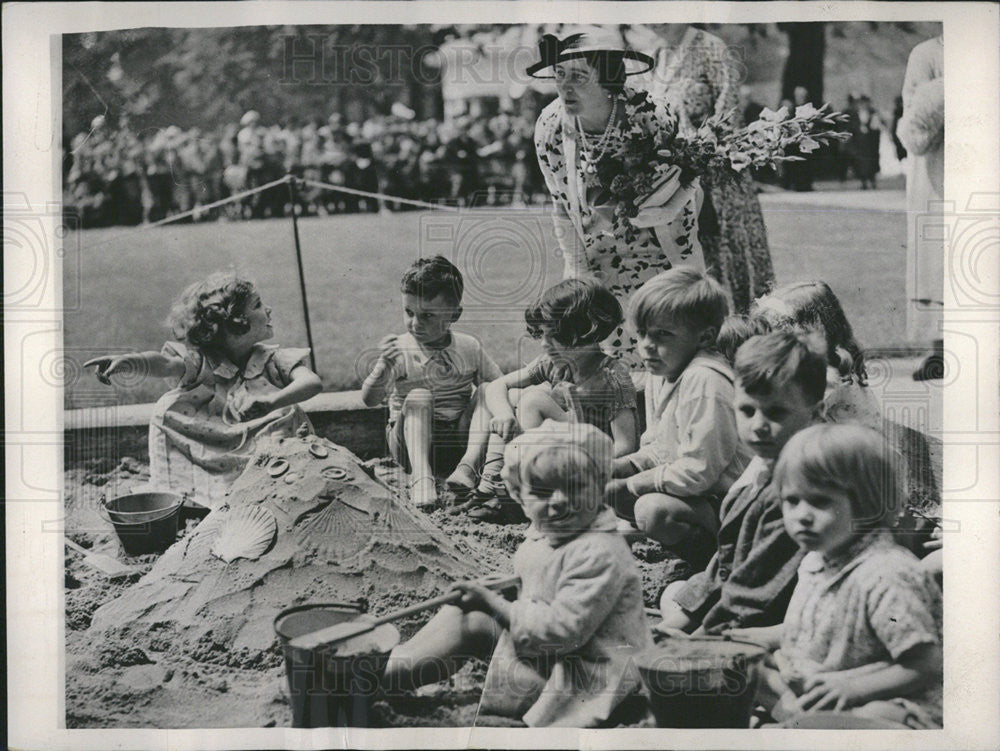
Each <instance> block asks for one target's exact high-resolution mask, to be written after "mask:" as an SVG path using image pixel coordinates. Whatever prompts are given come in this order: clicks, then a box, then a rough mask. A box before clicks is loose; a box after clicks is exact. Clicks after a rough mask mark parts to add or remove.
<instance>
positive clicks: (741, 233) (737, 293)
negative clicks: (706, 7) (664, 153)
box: [651, 24, 774, 313]
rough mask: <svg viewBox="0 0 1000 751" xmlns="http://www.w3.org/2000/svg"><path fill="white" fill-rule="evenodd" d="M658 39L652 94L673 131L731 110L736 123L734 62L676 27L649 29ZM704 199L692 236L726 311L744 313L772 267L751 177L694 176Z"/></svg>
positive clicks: (764, 288) (766, 287)
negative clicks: (669, 116) (672, 116)
mask: <svg viewBox="0 0 1000 751" xmlns="http://www.w3.org/2000/svg"><path fill="white" fill-rule="evenodd" d="M651 28H652V29H653V30H655V31H656V32H657V34H658V35H659V37H660V40H661V45H662V46H661V47H660V49H659V50H658V51H657V64H656V68H655V72H654V73H655V74H654V77H653V86H652V93H653V95H654V97H658V98H662V99H663V101H664V102H665V103H666V104H667V106H668V107H669V108H670V110H671V111H672V112H674V113H676V114H677V117H678V119H679V126H678V127H679V130H680V133H681V134H684V135H686V134H690V133H693V132H694V130H695V129H696V128H697V127H698V126H699V125H701V124H702V123H703V122H704V121H705V119H706V118H708V117H712V116H714V115H726V114H728V113H729V112H731V111H733V110H736V112H735V113H734V118H735V119H734V121H733V122H732V127H733V128H739V127H740V126H741V125H742V124H743V123H742V116H741V114H740V113H739V110H738V108H739V104H740V83H741V81H740V78H739V70H738V68H737V65H736V62H737V61H736V60H735V59H734V58H733V56H732V54H731V52H730V50H729V48H728V47H727V46H726V43H725V42H723V41H722V40H721V39H719V38H718V37H716V36H713V35H712V34H709V33H707V32H705V31H702V30H700V29H696V28H694V27H692V26H686V25H684V24H669V25H665V26H653V27H651ZM701 187H702V189H703V190H704V192H705V200H704V204H703V206H702V209H701V214H700V216H699V220H698V239H699V240H700V241H701V245H702V248H703V250H704V256H705V266H706V268H707V270H708V271H709V273H711V274H713V275H714V276H715V277H716V278H717V279H718V280H719V281H720V282H721V283H722V286H723V287H724V288H725V289H726V290H727V294H728V295H729V296H730V302H731V304H732V309H733V311H734V312H736V313H745V312H746V311H747V309H748V307H749V305H750V302H751V301H753V300H755V299H756V298H758V297H760V296H762V295H764V294H766V293H768V292H770V291H771V287H772V286H773V285H774V267H773V266H772V264H771V252H770V250H769V248H768V244H767V231H766V229H765V227H764V218H763V216H762V215H761V211H760V202H759V201H758V200H757V193H756V190H755V188H754V184H753V180H752V178H751V177H750V175H749V174H747V173H745V172H744V173H740V174H739V175H738V176H737V177H736V179H733V176H732V175H722V174H720V173H719V172H713V171H709V172H707V173H706V174H705V175H703V176H702V178H701Z"/></svg>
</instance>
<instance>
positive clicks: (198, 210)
mask: <svg viewBox="0 0 1000 751" xmlns="http://www.w3.org/2000/svg"><path fill="white" fill-rule="evenodd" d="M292 182H294V183H298V184H299V185H311V186H313V187H315V188H322V189H324V190H335V191H338V192H340V193H348V194H350V195H354V196H360V197H362V198H375V199H378V200H381V201H392V202H393V203H405V204H408V205H410V206H418V207H420V208H424V209H434V210H435V211H452V212H457V211H460V210H461V209H460V208H459V207H457V206H449V205H447V204H442V203H429V202H427V201H418V200H416V199H413V198H401V197H399V196H393V195H389V194H388V193H371V192H369V191H367V190H357V189H356V188H348V187H346V186H344V185H334V184H333V183H324V182H320V181H319V180H304V179H302V178H298V177H295V176H294V175H285V176H284V177H282V178H280V179H278V180H272V181H271V182H269V183H265V184H264V185H258V186H257V187H256V188H250V189H248V190H244V191H241V192H239V193H234V194H233V195H231V196H227V197H226V198H222V199H220V200H218V201H213V202H212V203H208V204H205V205H204V206H196V207H195V208H193V209H189V210H187V211H182V212H181V213H180V214H171V215H170V216H168V217H164V218H163V219H158V220H157V221H155V222H150V223H149V224H143V225H141V226H138V227H134V228H132V229H128V230H125V231H124V232H119V233H118V234H116V235H114V236H113V237H109V238H106V239H104V240H101V241H99V242H95V243H93V244H91V245H87V246H86V247H85V248H83V249H85V250H89V249H90V248H99V247H101V246H102V245H108V244H110V243H113V242H115V241H116V240H120V239H121V238H123V237H128V236H129V235H132V234H134V233H136V232H145V231H146V230H150V229H155V228H156V227H162V226H164V225H167V224H171V223H173V222H179V221H181V220H182V219H187V218H188V217H189V216H196V215H198V214H203V213H205V212H206V211H211V210H212V209H217V208H219V207H220V206H225V205H226V204H228V203H235V202H236V201H242V200H243V199H244V198H246V197H247V196H252V195H254V194H255V193H262V192H264V191H265V190H270V189H271V188H274V187H275V186H278V185H284V184H285V183H292ZM292 210H293V211H294V207H293V209H292Z"/></svg>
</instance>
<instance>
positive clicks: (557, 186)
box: [535, 88, 701, 368]
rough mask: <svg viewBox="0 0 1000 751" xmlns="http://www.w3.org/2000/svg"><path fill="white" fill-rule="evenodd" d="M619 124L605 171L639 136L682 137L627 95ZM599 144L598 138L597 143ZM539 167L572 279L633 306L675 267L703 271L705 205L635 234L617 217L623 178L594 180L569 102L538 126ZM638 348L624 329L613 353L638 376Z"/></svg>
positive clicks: (648, 100) (642, 96) (545, 113)
mask: <svg viewBox="0 0 1000 751" xmlns="http://www.w3.org/2000/svg"><path fill="white" fill-rule="evenodd" d="M618 112H619V117H618V119H617V121H616V122H615V123H614V124H613V126H612V128H611V130H610V132H609V136H608V141H607V144H608V145H607V148H606V149H605V151H604V153H605V155H606V157H607V158H606V160H602V163H611V164H614V163H623V162H624V161H625V151H626V144H627V141H628V139H629V138H634V137H635V136H636V135H640V136H645V135H648V136H652V137H654V138H656V139H657V140H658V141H669V139H671V138H673V136H674V135H675V134H676V133H677V118H676V117H675V116H674V114H673V113H672V112H671V111H670V110H669V109H668V108H667V107H666V106H665V105H664V104H663V102H662V101H658V100H657V99H655V98H654V97H652V96H650V94H649V93H647V92H644V91H634V90H631V89H627V88H626V89H625V90H623V91H622V92H621V93H620V94H619V95H618ZM593 138H596V137H593ZM567 148H569V149H572V150H573V154H574V155H575V156H571V159H572V160H573V162H574V169H573V170H572V173H573V174H570V170H568V169H567V162H568V161H570V159H568V158H567V153H566V151H567ZM535 149H536V151H537V154H538V166H539V167H540V168H541V172H542V176H543V177H544V178H545V184H546V186H547V188H548V190H549V193H550V194H551V196H552V198H553V200H554V202H555V216H554V220H555V224H556V235H557V238H558V239H559V244H560V248H561V250H562V252H563V255H564V262H565V269H564V276H565V277H567V278H569V277H577V276H584V275H590V276H594V277H596V278H598V279H600V280H601V281H602V282H603V283H604V284H605V285H606V286H607V287H608V289H610V290H611V292H612V293H613V294H614V295H615V297H617V298H618V300H619V302H621V303H622V305H623V306H624V305H626V304H627V302H628V298H629V296H630V295H631V294H632V292H633V291H634V290H636V289H638V288H639V287H640V286H642V284H643V283H644V282H645V281H646V280H647V279H649V278H651V277H653V276H655V275H656V274H658V273H660V272H661V271H666V270H667V269H669V268H671V266H672V265H673V264H672V262H671V259H674V262H686V261H688V260H689V259H691V261H692V263H694V264H697V263H700V254H701V248H700V246H699V244H698V236H697V231H698V227H697V205H696V201H695V200H694V199H693V198H692V199H691V200H690V201H688V203H687V204H685V205H684V206H683V208H682V209H681V211H680V213H679V214H678V216H677V217H676V218H675V219H674V220H673V221H672V222H671V223H670V224H668V225H665V226H663V227H651V228H642V229H639V228H635V227H633V226H632V225H631V224H629V223H627V222H628V220H627V219H625V218H624V217H621V216H619V215H616V213H615V203H616V202H615V201H614V199H613V198H612V195H611V193H610V192H609V190H608V188H609V186H610V183H611V180H612V179H613V178H614V177H616V176H617V174H621V171H619V172H617V173H614V174H604V173H603V170H602V171H598V172H590V171H588V170H587V168H586V166H585V164H584V163H585V162H586V155H585V154H583V151H584V150H583V149H581V148H579V135H578V133H577V132H576V126H575V123H574V121H573V118H570V117H569V116H567V115H566V111H565V109H564V108H563V104H562V101H560V100H559V99H556V100H555V101H553V102H551V103H550V104H549V105H548V106H547V107H546V108H545V109H544V110H542V113H541V115H539V117H538V121H537V122H536V124H535ZM636 343H637V340H636V338H635V337H634V336H633V335H631V332H628V331H626V330H625V329H624V328H623V327H619V328H618V329H617V330H616V331H615V333H614V334H612V336H611V338H610V339H609V341H608V342H606V343H605V348H606V349H607V350H608V351H609V352H610V353H611V354H612V355H613V356H615V357H618V358H620V359H622V360H623V361H624V362H625V363H626V364H627V365H628V366H629V367H630V368H635V367H639V366H640V360H639V357H638V355H636V353H635V346H636Z"/></svg>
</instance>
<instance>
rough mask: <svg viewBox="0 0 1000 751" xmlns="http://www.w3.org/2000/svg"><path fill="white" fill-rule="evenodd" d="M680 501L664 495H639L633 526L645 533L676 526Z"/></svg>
mask: <svg viewBox="0 0 1000 751" xmlns="http://www.w3.org/2000/svg"><path fill="white" fill-rule="evenodd" d="M680 503H681V501H680V500H679V499H677V498H674V497H673V496H671V495H667V494H666V493H648V494H646V495H641V496H639V498H638V499H637V500H636V502H635V525H636V526H637V527H638V528H639V529H640V530H642V531H643V532H647V531H649V530H652V529H662V528H664V527H671V526H675V525H677V524H678V523H679V522H680V520H679V519H678V518H677V517H678V504H680Z"/></svg>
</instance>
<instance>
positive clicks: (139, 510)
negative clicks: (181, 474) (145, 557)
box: [101, 492, 183, 555]
mask: <svg viewBox="0 0 1000 751" xmlns="http://www.w3.org/2000/svg"><path fill="white" fill-rule="evenodd" d="M182 502H183V501H182V498H181V497H180V496H179V495H175V494H174V493H156V492H149V493H130V494H129V495H123V496H119V497H118V498H114V499H112V500H110V501H106V500H105V499H104V498H102V499H101V512H102V513H101V515H102V516H103V517H104V518H105V519H106V520H107V521H109V522H111V524H112V525H113V526H114V528H115V532H117V533H118V539H120V540H121V542H122V547H123V548H125V552H126V553H128V554H129V555H142V554H143V553H153V552H157V551H161V550H165V549H166V548H168V547H170V546H171V545H172V544H173V543H174V540H176V539H177V524H178V517H179V515H180V510H181V506H182Z"/></svg>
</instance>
